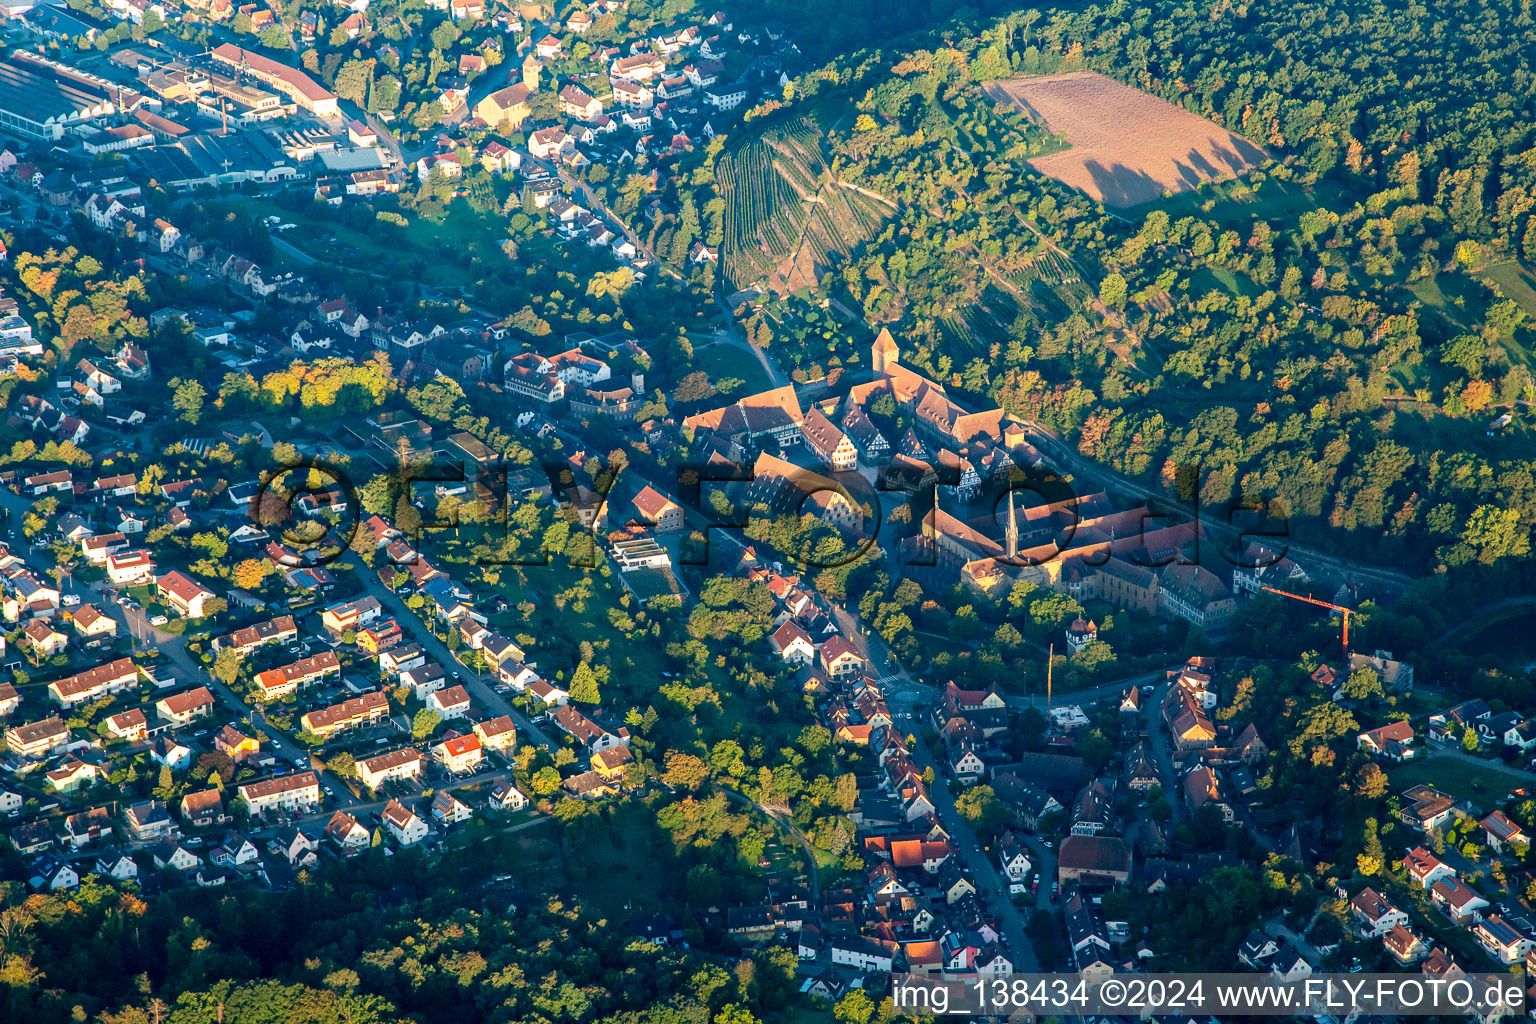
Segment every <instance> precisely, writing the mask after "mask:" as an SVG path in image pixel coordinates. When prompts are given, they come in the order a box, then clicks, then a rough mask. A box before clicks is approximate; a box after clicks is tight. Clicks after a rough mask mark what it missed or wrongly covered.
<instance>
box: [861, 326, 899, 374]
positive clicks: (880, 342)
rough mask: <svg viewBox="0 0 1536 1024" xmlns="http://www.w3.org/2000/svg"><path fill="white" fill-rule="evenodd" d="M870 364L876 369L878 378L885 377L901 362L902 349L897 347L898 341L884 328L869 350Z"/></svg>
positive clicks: (876, 336)
mask: <svg viewBox="0 0 1536 1024" xmlns="http://www.w3.org/2000/svg"><path fill="white" fill-rule="evenodd" d="M869 362H870V365H871V366H873V367H874V370H875V376H876V377H883V376H885V374H887V373H889V372H890V368H891V367H892V366H895V365H896V364H897V363H899V362H901V349H899V348H897V347H896V339H895V338H893V337H891V332H890V331H888V330H886V329H885V328H884V327H882V328H880V333H879V334H877V335H875V343H874V345H872V346H871V347H870V350H869Z"/></svg>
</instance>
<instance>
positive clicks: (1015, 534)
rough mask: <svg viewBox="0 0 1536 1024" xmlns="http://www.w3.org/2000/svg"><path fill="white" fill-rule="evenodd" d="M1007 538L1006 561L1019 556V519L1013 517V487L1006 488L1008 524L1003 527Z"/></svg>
mask: <svg viewBox="0 0 1536 1024" xmlns="http://www.w3.org/2000/svg"><path fill="white" fill-rule="evenodd" d="M1004 532H1005V535H1006V536H1007V538H1008V561H1010V562H1011V561H1013V560H1014V559H1015V558H1018V557H1019V521H1018V520H1017V519H1015V518H1014V517H1013V488H1011V487H1010V488H1009V489H1008V526H1007V527H1006V528H1005V531H1004Z"/></svg>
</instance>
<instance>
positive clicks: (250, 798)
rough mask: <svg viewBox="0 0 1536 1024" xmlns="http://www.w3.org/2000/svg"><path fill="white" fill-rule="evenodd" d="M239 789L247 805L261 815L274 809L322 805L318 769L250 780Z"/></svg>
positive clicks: (306, 808) (309, 808) (294, 809)
mask: <svg viewBox="0 0 1536 1024" xmlns="http://www.w3.org/2000/svg"><path fill="white" fill-rule="evenodd" d="M238 792H239V798H240V799H241V800H242V801H243V802H244V803H245V806H246V808H247V809H248V810H249V811H250V813H251V814H253V815H255V816H257V817H261V816H264V815H265V814H266V812H267V811H270V810H283V811H289V812H299V811H304V812H307V811H312V810H314V809H315V808H316V807H318V806H319V805H320V780H319V778H318V776H316V775H315V773H314V772H296V773H294V774H292V775H283V776H279V777H277V778H273V779H262V780H260V781H257V782H248V783H246V784H245V785H243V786H241V787H239V790H238Z"/></svg>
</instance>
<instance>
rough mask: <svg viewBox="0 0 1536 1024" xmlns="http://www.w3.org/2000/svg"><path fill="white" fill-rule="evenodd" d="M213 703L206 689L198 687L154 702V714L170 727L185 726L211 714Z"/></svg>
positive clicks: (210, 694) (211, 696) (211, 695)
mask: <svg viewBox="0 0 1536 1024" xmlns="http://www.w3.org/2000/svg"><path fill="white" fill-rule="evenodd" d="M215 703H216V702H215V701H214V698H213V694H212V693H210V692H209V691H208V687H206V686H199V687H196V688H195V689H191V690H187V691H186V692H185V693H176V694H172V695H171V696H169V697H162V698H161V699H160V700H158V701H156V702H155V714H156V715H157V716H159V718H160V719H162V720H163V721H166V722H170V723H171V724H172V725H187V724H189V723H191V722H193V721H195V720H197V719H199V718H205V717H207V716H208V715H211V714H213V709H214V705H215Z"/></svg>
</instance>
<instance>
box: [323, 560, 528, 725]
mask: <svg viewBox="0 0 1536 1024" xmlns="http://www.w3.org/2000/svg"><path fill="white" fill-rule="evenodd" d="M347 560H348V561H349V562H350V564H351V565H352V566H353V567H354V568H356V569H357V572H358V576H359V578H361V579H362V581H363V589H364V590H365V591H366V592H367V593H369V594H371V595H372V596H374V597H376V598H378V599H379V603H380V604H382V605H383V606H384V607H385V608H387V609H388V610H389V612H390V614H391V615H393V616H394V617H395V621H396V622H398V623H400V628H401V629H402V630H404V631H405V633H406V634H407V635H408V636H409V637H410V638H411V639H412V640H414V641H416V642H417V643H419V644H421V646H422V647H423V648H425V650H426V652H427V654H429V655H430V656H431V657H432V658H433V659H434V660H436V661H437V662H438V663H439V664H441V665H442V666H443V667H444V668H445V669H448V670H449V671H450V673H452V674H453V675H455V676H457V677H458V680H459V682H461V683H463V684H464V688H465V689H466V690H468V691H469V693H470V695H471V696H472V697H474V698H475V700H476V701H477V702H478V703H480V704H481V705H483V706H484V707H487V708H490V709H491V711H492V713H493V714H495V715H509V716H511V718H512V721H514V722H516V723H517V731H518V733H519V736H518V742H519V743H520V744H521V743H522V742H524V739H525V738H528V739H532V740H533V742H535V743H537V744H538V745H539V746H541V747H545V748H548V749H549V750H551V751H553V750H554V748H555V747H556V746H557V744H556V743H555V742H554V741H553V740H551V739H550V737H549V735H548V734H547V733H545V732H544V731H543V730H542V729H540V728H539V727H538V726H536V725H534V724H533V722H532V721H531V720H530V719H529V718H528V716H526V715H524V714H523V713H522V712H521V711H519V710H517V709H516V708H515V707H513V706H512V702H511V701H509V700H507V699H506V698H505V697H503V696H502V695H501V693H500V692H499V691H497V690H496V689H495V688H494V687H492V686H491V684H490V683H489V682H488V681H487V680H486V679H483V678H481V677H480V676H478V675H476V674H475V673H474V672H471V671H470V670H469V669H467V668H465V667H464V666H463V665H462V664H460V662H459V660H458V658H456V657H454V655H453V652H452V651H450V650H449V649H448V645H447V644H445V643H443V642H442V641H441V640H439V639H438V638H437V635H436V634H434V633H433V632H432V631H431V630H430V629H428V628H427V627H426V626H425V624H423V623H422V621H421V620H420V618H418V617H417V615H416V613H415V612H413V611H411V610H410V609H409V608H407V607H406V604H405V601H403V600H402V599H401V598H400V595H399V594H396V593H395V592H394V591H392V590H390V589H389V588H388V587H386V586H385V585H384V584H382V583H380V582H379V577H378V573H377V572H375V571H374V570H372V569H370V568H368V567H367V566H366V565H364V564H363V561H362V559H360V558H358V557H357V555H356V554H354V553H352V552H348V554H347Z"/></svg>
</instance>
